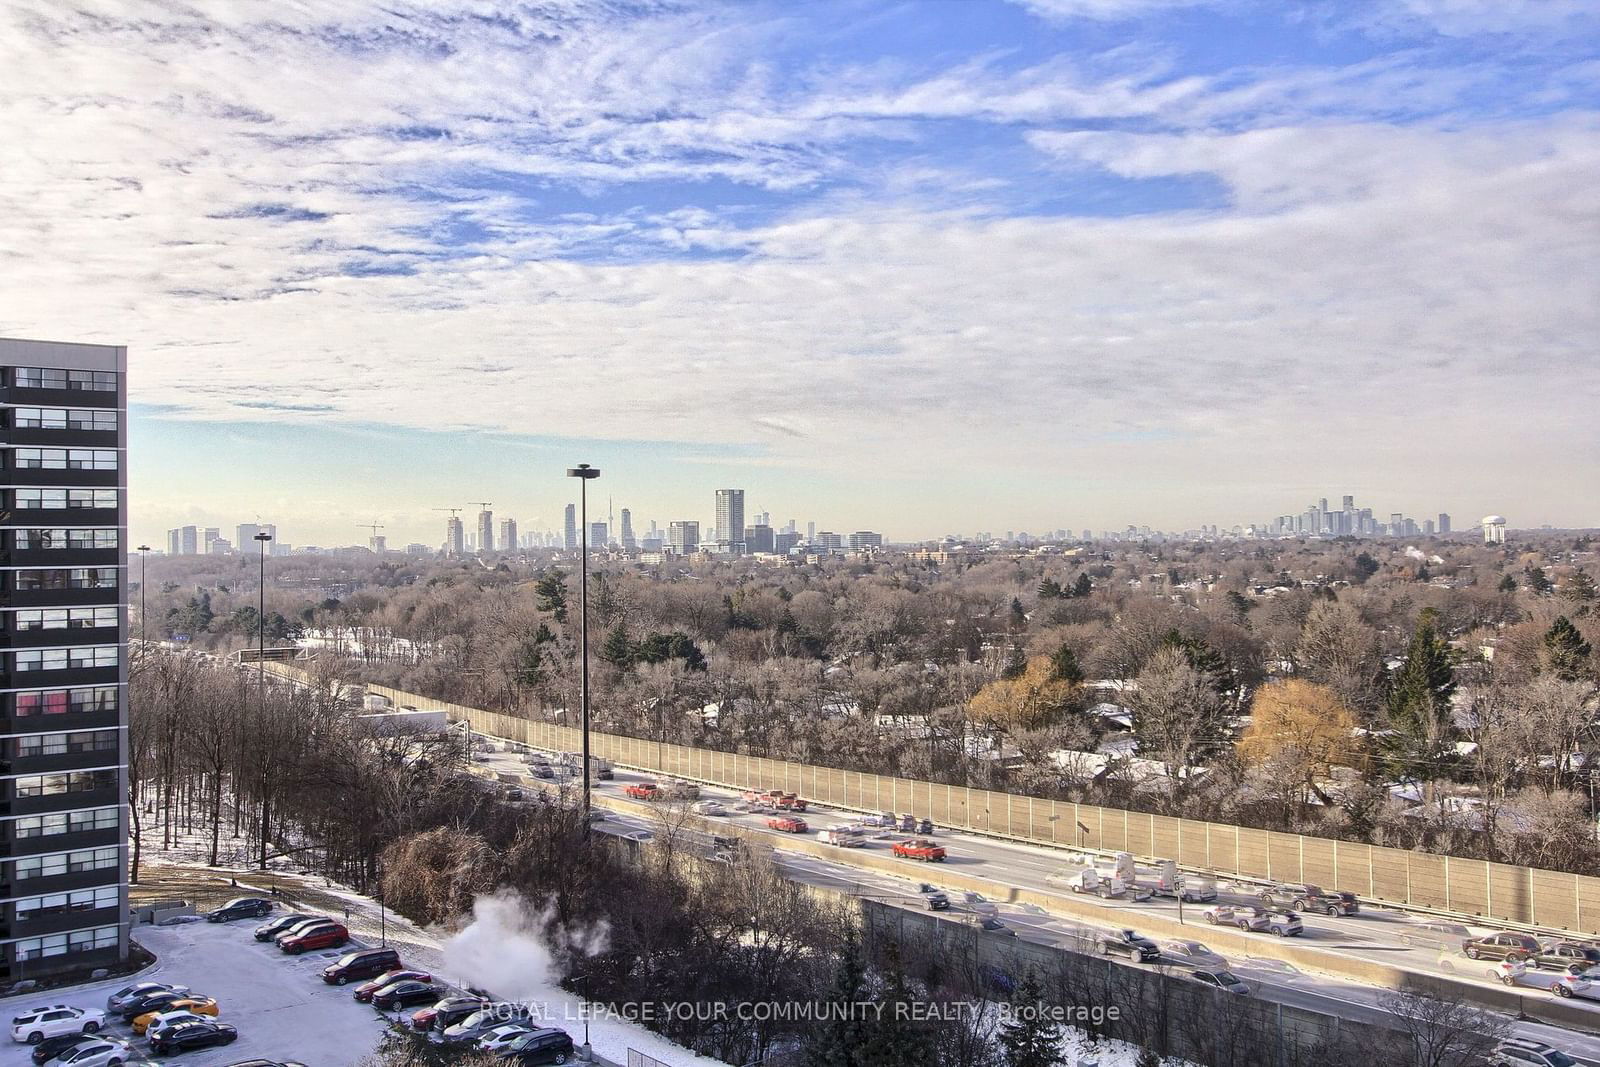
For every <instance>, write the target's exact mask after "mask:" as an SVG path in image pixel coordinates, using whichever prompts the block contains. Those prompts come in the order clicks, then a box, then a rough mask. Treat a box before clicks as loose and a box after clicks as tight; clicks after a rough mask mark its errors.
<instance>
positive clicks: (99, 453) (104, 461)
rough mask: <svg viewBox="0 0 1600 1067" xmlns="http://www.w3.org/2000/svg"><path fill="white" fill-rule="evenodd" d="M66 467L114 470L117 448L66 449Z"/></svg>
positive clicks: (82, 469) (87, 469)
mask: <svg viewBox="0 0 1600 1067" xmlns="http://www.w3.org/2000/svg"><path fill="white" fill-rule="evenodd" d="M19 451H20V450H19ZM67 469H68V470H75V471H114V470H116V469H117V450H116V449H114V448H73V449H68V451H67Z"/></svg>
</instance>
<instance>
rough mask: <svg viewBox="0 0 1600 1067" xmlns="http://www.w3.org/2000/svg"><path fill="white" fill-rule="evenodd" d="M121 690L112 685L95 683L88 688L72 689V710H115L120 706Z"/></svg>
mask: <svg viewBox="0 0 1600 1067" xmlns="http://www.w3.org/2000/svg"><path fill="white" fill-rule="evenodd" d="M121 693H122V691H121V690H120V689H118V688H117V687H116V686H114V685H97V686H93V687H91V688H88V689H74V690H72V710H73V711H77V712H84V711H116V710H117V709H118V708H119V707H120V706H121V704H120V697H121Z"/></svg>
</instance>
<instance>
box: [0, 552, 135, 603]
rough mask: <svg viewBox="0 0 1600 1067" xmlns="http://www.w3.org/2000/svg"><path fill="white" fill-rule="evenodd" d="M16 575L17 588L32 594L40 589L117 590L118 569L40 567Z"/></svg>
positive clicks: (17, 572) (18, 572)
mask: <svg viewBox="0 0 1600 1067" xmlns="http://www.w3.org/2000/svg"><path fill="white" fill-rule="evenodd" d="M19 547H20V546H19ZM15 574H16V578H15V581H16V588H17V589H18V590H27V591H30V592H31V591H36V590H40V589H115V588H117V568H115V567H72V568H47V567H38V568H33V569H30V570H25V571H16V572H15Z"/></svg>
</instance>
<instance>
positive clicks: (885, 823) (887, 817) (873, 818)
mask: <svg viewBox="0 0 1600 1067" xmlns="http://www.w3.org/2000/svg"><path fill="white" fill-rule="evenodd" d="M861 825H862V826H870V827H872V828H873V829H876V830H893V829H894V828H895V827H897V826H899V825H900V820H899V819H897V818H896V817H895V814H894V812H892V811H886V812H883V813H882V814H881V815H863V816H861Z"/></svg>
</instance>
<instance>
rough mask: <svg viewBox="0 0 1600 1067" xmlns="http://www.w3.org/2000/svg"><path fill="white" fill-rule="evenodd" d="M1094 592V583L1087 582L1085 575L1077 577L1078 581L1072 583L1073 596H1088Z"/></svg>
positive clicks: (1087, 578) (1087, 577)
mask: <svg viewBox="0 0 1600 1067" xmlns="http://www.w3.org/2000/svg"><path fill="white" fill-rule="evenodd" d="M1092 592H1094V583H1093V582H1091V581H1089V576H1088V575H1087V574H1080V575H1078V580H1077V581H1075V582H1073V583H1072V595H1073V596H1088V595H1089V594H1090V593H1092Z"/></svg>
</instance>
